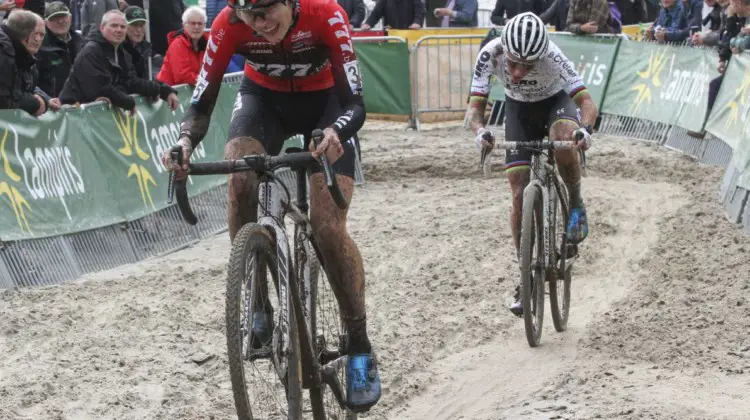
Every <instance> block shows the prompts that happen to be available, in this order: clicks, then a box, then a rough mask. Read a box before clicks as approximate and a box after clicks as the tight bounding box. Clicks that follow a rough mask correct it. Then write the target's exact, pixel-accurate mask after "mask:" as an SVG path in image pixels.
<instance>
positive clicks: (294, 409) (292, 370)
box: [226, 223, 302, 420]
mask: <svg viewBox="0 0 750 420" xmlns="http://www.w3.org/2000/svg"><path fill="white" fill-rule="evenodd" d="M277 267H278V266H277V255H276V246H275V241H274V239H273V237H272V236H271V234H270V233H269V231H268V230H267V229H266V228H265V227H263V226H261V225H258V224H255V223H249V224H246V225H244V226H243V227H242V228H241V229H240V231H239V232H238V233H237V236H236V237H235V239H234V243H233V245H232V250H231V253H230V257H229V267H228V273H227V292H226V293H227V295H226V328H227V356H228V361H229V376H230V378H231V381H232V391H233V394H234V403H235V408H236V409H237V417H238V419H239V420H252V419H253V418H257V419H294V420H297V419H298V418H300V415H301V403H300V397H301V382H302V378H301V366H300V349H299V337H298V335H297V323H296V320H295V317H294V308H293V305H292V302H291V293H285V294H284V295H285V297H286V307H287V308H288V317H287V318H288V319H287V320H286V321H283V320H281V319H280V316H279V313H280V312H281V311H280V310H279V309H280V307H281V302H280V301H279V293H278V283H277V280H278V279H277ZM268 273H270V274H271V276H270V277H271V279H272V280H273V284H274V285H275V286H276V293H270V292H268V291H267V290H268V286H267V280H268V277H269V276H268ZM259 308H272V309H267V310H269V311H274V312H275V314H276V316H275V318H273V319H274V322H273V324H274V327H273V328H272V333H271V334H270V335H271V338H268V337H266V338H265V339H260V338H259V337H254V334H252V333H251V326H252V318H253V313H254V312H257V311H258V310H259ZM285 322H288V325H289V329H288V334H287V337H288V338H287V339H288V340H289V345H288V348H289V352H288V353H287V354H284V351H283V350H282V345H281V344H280V341H281V337H282V333H281V328H280V327H279V324H280V323H281V324H283V323H285ZM248 365H249V366H248ZM246 368H248V369H247V370H246ZM249 390H252V398H250V396H249V395H248V391H249Z"/></svg>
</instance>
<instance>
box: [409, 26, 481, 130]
mask: <svg viewBox="0 0 750 420" xmlns="http://www.w3.org/2000/svg"><path fill="white" fill-rule="evenodd" d="M484 38H485V35H428V36H423V37H421V38H419V39H418V40H417V42H415V43H414V46H413V47H412V50H411V57H410V59H411V62H412V84H413V95H412V120H411V123H410V127H411V128H415V129H416V130H417V131H419V115H420V114H422V113H425V112H459V111H465V110H466V100H467V96H466V95H467V92H469V89H470V88H471V74H472V72H471V69H472V67H473V66H474V61H475V59H476V57H477V54H479V46H480V43H481V41H482V40H483V39H484Z"/></svg>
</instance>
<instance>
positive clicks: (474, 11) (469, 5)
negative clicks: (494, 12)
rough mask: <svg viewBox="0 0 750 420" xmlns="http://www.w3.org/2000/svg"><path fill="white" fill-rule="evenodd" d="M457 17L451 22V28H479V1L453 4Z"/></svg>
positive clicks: (458, 1) (457, 1)
mask: <svg viewBox="0 0 750 420" xmlns="http://www.w3.org/2000/svg"><path fill="white" fill-rule="evenodd" d="M453 10H454V11H455V12H456V16H455V17H452V18H451V20H450V26H451V27H455V26H459V27H468V28H476V27H477V26H479V2H478V1H477V0H456V1H455V3H454V4H453Z"/></svg>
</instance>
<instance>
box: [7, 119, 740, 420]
mask: <svg viewBox="0 0 750 420" xmlns="http://www.w3.org/2000/svg"><path fill="white" fill-rule="evenodd" d="M399 126H400V125H399ZM389 127H390V129H388V128H389ZM393 127H394V125H388V124H384V123H373V124H368V126H367V127H366V128H367V129H366V130H365V131H363V132H362V143H363V144H362V148H363V156H364V161H365V174H366V179H367V183H366V185H365V186H363V187H361V188H359V189H358V190H357V191H356V193H355V197H354V201H353V205H352V211H351V213H350V218H349V226H350V230H351V233H352V235H353V237H354V239H355V241H356V242H357V243H358V245H359V247H360V250H361V251H362V254H363V257H364V260H365V269H366V275H367V309H368V320H369V321H368V325H369V329H370V338H371V340H372V341H373V343H374V344H375V346H376V349H377V351H378V354H379V357H380V360H381V362H382V366H381V375H382V380H383V387H384V393H383V398H382V400H381V402H380V404H379V405H378V406H377V407H376V408H375V409H373V411H372V412H371V413H369V414H368V415H367V416H362V418H368V419H404V420H406V419H500V418H519V419H537V418H538V419H552V418H558V419H563V418H565V419H589V418H626V419H643V418H654V419H693V418H695V419H699V418H711V419H716V418H722V419H730V418H737V419H740V418H748V416H750V414H749V413H750V397H748V395H750V338H749V337H748V333H747V332H748V331H750V274H748V273H750V257H749V255H750V238H748V237H747V236H743V234H742V232H741V230H740V229H738V228H737V227H736V226H734V225H732V224H731V223H729V222H728V221H727V220H726V218H725V217H724V212H723V210H722V208H721V206H720V205H719V204H718V200H717V192H716V191H717V189H718V185H719V181H720V176H721V171H720V170H718V169H716V168H710V167H706V166H702V165H699V164H696V163H694V162H692V161H691V160H689V159H687V158H685V157H682V156H680V155H678V154H676V153H671V152H668V151H666V150H664V149H661V148H658V147H653V146H650V145H646V144H643V143H635V142H630V141H627V140H623V139H615V138H607V137H606V136H601V135H600V136H598V137H597V138H598V141H597V142H596V144H595V145H594V149H592V150H591V151H590V153H589V176H588V178H585V180H584V191H583V192H584V196H585V198H586V202H587V205H588V210H589V219H590V231H591V234H590V237H589V238H588V239H587V241H586V243H585V244H584V245H583V246H582V250H581V253H582V259H581V260H579V263H577V265H576V267H575V269H574V277H573V301H572V305H573V306H572V309H571V318H570V321H569V329H568V331H566V332H564V333H556V332H555V331H554V328H553V327H552V322H551V318H550V317H549V310H547V311H546V319H545V324H544V335H543V338H542V339H543V344H542V346H541V347H539V348H536V349H531V348H529V347H528V345H527V344H526V339H525V337H524V335H523V334H524V332H523V322H522V321H521V320H520V319H518V318H515V317H514V316H512V315H511V314H510V312H509V311H508V310H507V306H508V304H509V303H510V301H511V299H512V292H513V288H514V286H515V282H516V281H517V278H518V268H517V265H516V263H515V262H514V258H513V255H514V251H513V250H512V245H511V240H510V233H509V228H508V222H507V218H508V210H509V198H510V196H509V191H508V188H507V182H506V180H505V178H504V176H503V174H502V173H501V172H500V171H499V170H497V171H495V173H493V175H492V177H491V178H489V179H485V178H483V177H482V176H481V174H480V173H479V170H478V168H477V161H478V156H477V153H476V151H475V149H474V146H473V141H471V140H470V139H469V135H468V133H467V132H466V131H464V130H462V129H459V128H457V127H452V128H440V129H433V130H427V131H423V132H422V133H415V132H412V131H403V130H400V129H393ZM495 159H496V160H497V161H499V160H500V159H502V156H496V157H495ZM228 253H229V241H228V237H227V235H226V234H221V235H218V236H217V237H215V238H211V239H209V240H206V241H204V242H202V243H200V244H197V245H196V246H194V247H192V248H190V249H186V250H183V251H180V252H178V253H175V254H172V255H169V256H167V257H163V258H160V259H154V260H150V261H146V262H143V263H140V264H137V265H133V266H127V267H121V268H119V269H117V270H112V271H109V272H103V273H97V274H95V275H90V276H88V277H87V278H86V279H84V280H83V281H78V282H74V283H69V284H65V285H60V286H54V287H45V288H39V289H32V290H21V291H7V292H4V293H2V294H0V316H2V322H0V354H2V356H3V357H2V360H0V418H2V419H76V420H77V419H81V420H88V419H97V420H98V419H118V420H120V419H170V420H171V419H231V418H236V415H235V412H234V403H233V400H232V395H231V385H230V382H229V375H228V365H227V358H226V344H225V336H224V331H225V327H224V290H225V285H224V280H225V275H226V268H225V266H226V261H227V256H228Z"/></svg>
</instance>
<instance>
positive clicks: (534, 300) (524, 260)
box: [521, 187, 546, 347]
mask: <svg viewBox="0 0 750 420" xmlns="http://www.w3.org/2000/svg"><path fill="white" fill-rule="evenodd" d="M543 227H544V222H543V220H542V191H541V190H540V189H539V188H537V187H529V189H528V190H526V191H525V192H524V199H523V218H522V222H521V298H522V299H523V321H524V327H525V329H526V340H527V341H528V343H529V346H531V347H537V346H538V345H539V343H540V342H541V339H542V324H543V321H544V293H545V286H544V283H545V277H546V276H545V275H544V274H545V273H544V271H545V269H544V240H543V237H542V232H543V231H542V229H543Z"/></svg>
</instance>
